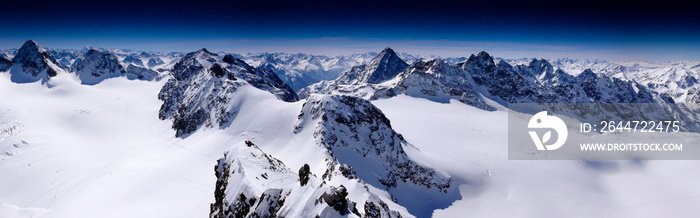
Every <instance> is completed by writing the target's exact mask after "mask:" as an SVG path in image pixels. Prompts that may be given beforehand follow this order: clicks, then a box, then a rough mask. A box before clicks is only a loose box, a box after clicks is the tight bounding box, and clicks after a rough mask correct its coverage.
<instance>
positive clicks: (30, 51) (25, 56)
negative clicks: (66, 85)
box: [10, 40, 65, 83]
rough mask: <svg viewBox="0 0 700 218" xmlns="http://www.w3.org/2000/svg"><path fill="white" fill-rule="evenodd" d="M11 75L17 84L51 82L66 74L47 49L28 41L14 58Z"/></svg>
mask: <svg viewBox="0 0 700 218" xmlns="http://www.w3.org/2000/svg"><path fill="white" fill-rule="evenodd" d="M12 63H13V64H12V66H11V67H10V75H11V76H12V77H11V78H12V81H13V82H17V83H30V82H36V81H39V80H41V81H42V83H46V82H48V81H49V79H50V78H51V77H54V76H56V75H57V74H58V73H63V72H65V71H64V70H63V69H62V68H61V67H60V65H59V64H58V62H57V61H56V59H55V58H54V57H53V55H51V53H49V52H48V51H47V50H46V49H44V48H43V47H41V46H40V45H39V44H37V43H36V42H35V41H34V40H28V41H27V42H25V43H24V45H22V47H21V48H20V49H19V50H18V51H17V54H16V55H15V56H14V57H13V58H12Z"/></svg>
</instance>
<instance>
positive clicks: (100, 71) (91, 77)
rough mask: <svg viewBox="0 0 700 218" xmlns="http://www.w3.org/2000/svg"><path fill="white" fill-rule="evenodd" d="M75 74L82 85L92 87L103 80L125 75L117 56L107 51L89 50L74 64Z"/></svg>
mask: <svg viewBox="0 0 700 218" xmlns="http://www.w3.org/2000/svg"><path fill="white" fill-rule="evenodd" d="M74 68H75V74H76V75H78V78H80V81H81V83H82V84H85V85H94V84H97V83H100V82H102V81H103V80H105V79H108V78H113V77H119V76H123V75H125V74H126V70H124V67H122V65H121V64H119V60H118V59H117V56H116V55H114V54H112V53H109V52H107V51H103V50H99V49H90V50H89V51H88V52H86V53H85V56H83V57H82V58H80V59H78V60H77V61H76V63H75V66H74Z"/></svg>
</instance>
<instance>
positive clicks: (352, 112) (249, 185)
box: [0, 40, 700, 217]
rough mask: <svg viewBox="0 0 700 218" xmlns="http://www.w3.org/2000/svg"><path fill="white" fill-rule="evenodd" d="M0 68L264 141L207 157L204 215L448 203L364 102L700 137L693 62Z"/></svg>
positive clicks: (437, 181)
mask: <svg viewBox="0 0 700 218" xmlns="http://www.w3.org/2000/svg"><path fill="white" fill-rule="evenodd" d="M0 71H2V73H8V74H10V79H11V81H12V82H14V83H34V82H40V83H41V84H46V86H48V87H46V88H47V89H49V88H51V87H54V86H55V85H57V84H54V81H53V80H54V78H57V77H62V76H65V77H69V79H74V80H75V82H76V84H77V83H80V84H81V86H82V85H85V86H95V87H99V86H100V85H101V83H104V82H105V81H108V80H110V79H115V78H122V77H124V78H126V79H130V80H143V81H153V82H151V83H148V82H146V83H148V84H155V85H158V86H161V85H160V84H162V87H160V91H159V92H158V93H157V98H158V100H160V101H162V105H160V108H159V110H158V118H159V119H160V120H162V121H163V122H167V123H168V124H169V125H170V127H171V128H172V130H174V133H173V134H172V135H165V134H163V133H154V134H158V135H157V136H158V137H163V138H167V139H172V140H176V139H177V140H186V139H187V138H189V137H192V136H193V135H196V134H198V133H199V134H202V133H201V132H203V131H206V130H211V129H219V130H226V129H228V128H234V127H238V125H240V126H244V127H247V128H249V129H246V132H243V133H241V134H240V136H241V137H245V136H246V134H248V133H249V132H247V131H250V132H253V133H255V134H261V135H263V136H265V137H264V138H263V137H261V138H263V139H260V138H257V139H256V140H261V141H264V142H265V143H263V144H257V143H256V142H253V141H252V139H251V140H247V139H246V140H242V141H239V142H234V143H229V142H227V143H229V144H226V146H227V147H228V149H226V151H225V153H224V154H223V156H222V157H220V158H219V159H218V161H217V160H214V159H212V160H211V161H212V163H214V162H216V164H215V165H214V169H215V176H216V177H213V176H212V178H211V181H212V183H213V182H214V181H215V183H216V186H215V187H211V191H212V192H213V198H211V199H212V202H211V205H210V208H209V209H210V216H211V217H238V216H246V217H268V216H281V217H284V216H287V217H315V216H324V217H325V216H329V215H337V216H353V217H402V216H418V217H426V216H430V215H431V214H432V212H433V211H434V210H436V209H441V208H445V207H447V206H449V205H450V204H452V202H454V201H455V200H457V199H458V198H459V196H458V192H459V190H458V187H459V185H460V182H463V181H456V180H454V179H453V178H452V175H449V174H446V173H441V172H440V171H439V170H437V169H435V168H434V167H432V166H428V165H425V164H424V163H423V162H421V161H418V160H420V158H421V155H424V154H423V153H422V152H421V151H420V150H418V149H416V148H415V147H414V146H413V145H412V143H411V141H410V140H408V139H407V138H404V136H403V135H401V134H400V133H399V132H398V131H397V130H395V129H394V128H393V127H392V124H391V121H390V120H389V118H387V116H386V115H385V114H384V112H382V111H381V110H380V109H379V108H377V107H376V106H375V105H374V103H373V101H375V100H379V99H388V98H394V97H396V96H399V95H406V96H412V97H416V98H420V99H428V100H430V101H433V102H439V103H449V102H451V101H452V100H454V101H458V102H461V103H463V104H466V105H468V106H471V107H474V108H476V109H475V110H481V111H486V112H487V113H491V112H490V111H496V110H497V108H498V107H508V104H510V103H648V104H651V105H654V106H655V107H654V108H655V111H653V113H651V112H650V111H624V112H621V111H617V110H616V109H610V108H604V107H600V106H596V105H591V106H590V107H594V108H579V107H573V106H572V107H569V108H562V109H565V110H571V111H583V110H586V111H599V113H598V114H591V115H590V116H581V117H577V118H580V119H591V117H603V116H608V115H611V114H612V115H618V116H619V115H620V113H631V114H634V115H642V116H647V117H649V118H662V117H669V116H671V117H673V118H674V119H676V120H682V121H685V122H686V123H691V124H694V125H690V126H688V127H685V128H686V129H684V130H687V131H695V132H697V131H699V130H700V126H699V125H698V123H700V122H699V120H698V118H697V117H696V116H695V115H694V114H696V113H698V112H699V111H697V109H695V108H685V107H683V106H682V105H680V106H679V105H677V104H676V103H700V96H699V94H698V93H699V90H700V84H698V80H697V78H698V76H700V74H699V73H700V62H608V61H589V60H571V59H557V60H544V59H516V60H504V59H498V58H494V57H492V56H491V55H489V54H488V53H487V52H483V51H482V52H479V53H478V54H471V55H469V56H468V57H464V58H446V59H441V58H435V57H431V58H424V57H419V56H412V55H408V54H400V53H397V52H395V51H394V50H393V49H391V48H385V49H383V50H382V51H380V52H379V53H372V52H368V53H365V54H357V55H349V56H336V57H327V56H321V55H310V54H285V53H264V54H249V55H239V54H225V53H213V52H210V51H209V50H207V49H201V50H198V51H194V52H189V53H181V52H170V53H164V52H143V51H131V50H118V49H98V48H86V49H83V50H52V49H45V48H43V47H41V46H40V45H38V44H37V43H36V42H35V41H32V40H29V41H27V42H26V43H25V44H24V45H23V46H22V47H21V48H19V49H18V50H5V51H2V52H0ZM163 81H164V82H163ZM59 84H60V83H59ZM151 94H153V97H154V99H155V96H156V95H155V93H151ZM458 104H459V103H458ZM297 106H299V107H297ZM565 107H566V106H565ZM593 109H595V110H593ZM288 110H294V111H292V112H291V113H289V112H288ZM154 116H155V115H154ZM260 132H262V133H260ZM214 134H220V135H219V136H217V137H223V136H221V135H224V136H225V135H226V134H227V133H225V132H215V133H214ZM8 137H9V134H8ZM212 137H214V136H212ZM266 143H267V144H266ZM275 143H278V144H285V145H287V146H292V147H294V149H295V150H294V151H293V152H292V153H294V152H298V153H294V154H284V153H277V154H278V155H282V156H283V157H281V158H279V159H278V158H277V157H273V155H272V154H271V153H275V152H276V151H277V150H274V149H285V148H282V147H275V146H276V144H275ZM287 149H289V148H287ZM216 152H220V151H219V150H216ZM409 152H410V155H409ZM212 153H213V154H215V155H217V156H218V155H221V153H214V152H212ZM203 156H204V157H208V156H207V155H203ZM296 169H298V171H297V170H296ZM417 199H418V200H417ZM425 201H429V202H431V204H425V203H422V202H425Z"/></svg>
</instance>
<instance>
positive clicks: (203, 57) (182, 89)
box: [158, 49, 298, 137]
mask: <svg viewBox="0 0 700 218" xmlns="http://www.w3.org/2000/svg"><path fill="white" fill-rule="evenodd" d="M239 79H240V80H239ZM249 85H251V86H253V87H256V88H259V89H262V90H265V91H268V92H270V93H273V94H275V95H276V96H277V97H278V98H279V99H281V100H284V101H290V102H291V101H296V100H298V98H297V95H296V93H294V91H293V90H292V89H291V88H290V87H289V86H287V85H286V84H285V83H284V82H282V81H281V80H280V79H279V78H278V77H277V76H276V75H275V74H274V73H273V72H272V71H270V70H269V69H266V68H254V67H251V66H250V65H248V64H246V63H245V62H243V61H242V60H240V59H237V58H235V57H233V56H230V55H227V56H224V57H223V58H221V57H219V56H218V55H216V54H214V53H211V52H209V51H207V50H206V49H202V50H199V51H196V52H191V53H188V54H187V55H185V56H184V57H183V58H182V59H181V60H180V61H178V62H177V63H176V64H175V65H174V67H173V69H172V78H170V79H169V80H168V82H167V83H166V84H165V86H163V89H162V90H161V92H160V94H159V95H158V99H161V100H163V101H164V103H163V106H162V107H161V109H160V115H159V117H160V118H161V119H170V118H172V119H173V128H174V129H176V130H177V133H176V136H178V137H179V136H184V135H186V134H189V133H192V132H194V131H195V130H197V129H198V128H200V127H201V126H207V127H214V126H216V127H219V128H225V127H226V126H228V125H229V124H230V122H231V121H232V120H233V119H234V118H235V116H236V115H237V114H238V108H237V106H236V105H237V104H238V103H237V101H238V100H239V99H237V98H236V96H235V95H232V93H234V92H235V91H236V90H237V89H238V88H240V87H242V86H249Z"/></svg>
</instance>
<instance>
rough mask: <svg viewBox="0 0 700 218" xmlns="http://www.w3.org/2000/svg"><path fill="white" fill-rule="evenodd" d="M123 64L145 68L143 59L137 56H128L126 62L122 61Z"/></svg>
mask: <svg viewBox="0 0 700 218" xmlns="http://www.w3.org/2000/svg"><path fill="white" fill-rule="evenodd" d="M122 63H124V64H125V65H128V64H133V65H136V66H141V67H143V61H141V59H139V58H138V57H137V56H136V55H129V56H126V58H124V60H123V61H122Z"/></svg>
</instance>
